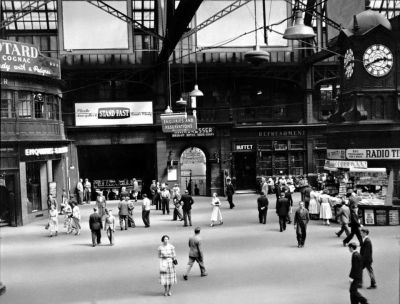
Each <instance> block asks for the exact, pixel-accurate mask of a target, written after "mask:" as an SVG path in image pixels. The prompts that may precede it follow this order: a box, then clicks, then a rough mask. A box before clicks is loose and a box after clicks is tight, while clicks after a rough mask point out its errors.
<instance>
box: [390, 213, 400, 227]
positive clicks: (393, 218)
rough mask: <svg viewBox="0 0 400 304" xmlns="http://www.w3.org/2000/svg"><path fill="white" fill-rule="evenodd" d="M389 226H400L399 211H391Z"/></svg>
mask: <svg viewBox="0 0 400 304" xmlns="http://www.w3.org/2000/svg"><path fill="white" fill-rule="evenodd" d="M389 225H390V226H396V225H400V222H399V210H397V209H395V210H389Z"/></svg>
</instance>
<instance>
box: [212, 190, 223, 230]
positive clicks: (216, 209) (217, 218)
mask: <svg viewBox="0 0 400 304" xmlns="http://www.w3.org/2000/svg"><path fill="white" fill-rule="evenodd" d="M211 205H212V206H213V209H212V213H211V224H210V226H211V227H213V226H214V223H215V222H219V224H220V225H222V224H223V223H224V222H223V221H222V213H221V209H220V206H221V202H220V200H219V198H218V197H217V193H214V194H213V197H212V201H211Z"/></svg>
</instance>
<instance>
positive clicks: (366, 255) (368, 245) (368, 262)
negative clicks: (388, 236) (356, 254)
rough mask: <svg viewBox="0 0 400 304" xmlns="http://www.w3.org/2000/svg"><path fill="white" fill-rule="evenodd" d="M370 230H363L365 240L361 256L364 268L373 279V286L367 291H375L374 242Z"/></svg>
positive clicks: (362, 234)
mask: <svg viewBox="0 0 400 304" xmlns="http://www.w3.org/2000/svg"><path fill="white" fill-rule="evenodd" d="M368 235H369V230H368V229H367V228H362V229H361V236H362V238H363V243H362V245H361V249H360V254H361V256H362V258H363V268H367V271H368V274H369V277H370V279H371V285H370V286H369V287H367V289H375V288H376V287H377V286H376V281H375V275H374V270H373V269H372V261H373V260H372V242H371V240H370V239H369V237H368Z"/></svg>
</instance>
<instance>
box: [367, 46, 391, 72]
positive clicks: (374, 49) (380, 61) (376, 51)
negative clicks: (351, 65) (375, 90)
mask: <svg viewBox="0 0 400 304" xmlns="http://www.w3.org/2000/svg"><path fill="white" fill-rule="evenodd" d="M363 64H364V68H365V70H366V71H367V72H368V73H369V74H371V75H372V76H375V77H382V76H385V75H387V74H388V73H389V72H390V70H391V69H392V67H393V54H392V52H391V51H390V49H389V48H388V47H387V46H384V45H382V44H373V45H371V46H370V47H368V48H367V49H366V50H365V52H364V56H363Z"/></svg>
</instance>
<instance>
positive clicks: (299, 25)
mask: <svg viewBox="0 0 400 304" xmlns="http://www.w3.org/2000/svg"><path fill="white" fill-rule="evenodd" d="M314 37H315V33H314V30H313V29H312V27H310V26H307V25H304V20H303V15H302V12H301V11H299V10H297V11H296V12H295V21H294V25H293V26H289V27H288V28H287V29H286V30H285V33H284V34H283V38H284V39H288V40H296V39H306V38H314Z"/></svg>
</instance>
